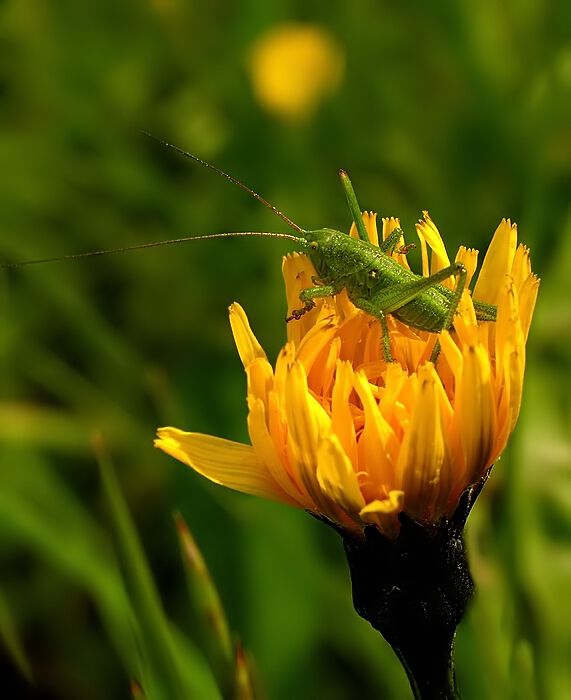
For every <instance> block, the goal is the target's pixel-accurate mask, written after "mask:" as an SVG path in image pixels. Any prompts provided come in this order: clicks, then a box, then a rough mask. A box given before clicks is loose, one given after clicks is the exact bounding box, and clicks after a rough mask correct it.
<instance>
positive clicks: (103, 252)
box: [0, 231, 303, 270]
mask: <svg viewBox="0 0 571 700" xmlns="http://www.w3.org/2000/svg"><path fill="white" fill-rule="evenodd" d="M238 236H263V237H264V238H286V239H288V240H290V241H295V242H296V243H298V244H299V243H300V238H299V237H298V236H292V235H290V234H289V233H270V232H269V231H238V232H233V233H210V234H208V235H205V236H185V237H184V238H171V239H170V240H166V241H154V242H153V243H140V244H139V245H130V246H126V247H123V248H110V249H109V250H93V251H90V252H88V253H72V254H71V255H61V256H59V257H56V258H40V259H38V260H24V261H23V262H15V263H3V264H2V265H0V270H14V269H16V268H18V267H28V266H29V265H43V264H44V263H53V262H59V261H60V260H78V259H80V258H93V257H95V256H98V255H113V254H114V253H128V252H130V251H132V250H142V249H144V248H158V247H159V246H165V245H177V244H178V243H188V242H189V241H203V240H205V239H207V238H237V237H238ZM301 242H302V243H303V239H301Z"/></svg>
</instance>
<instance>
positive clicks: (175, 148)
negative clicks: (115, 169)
mask: <svg viewBox="0 0 571 700" xmlns="http://www.w3.org/2000/svg"><path fill="white" fill-rule="evenodd" d="M140 132H141V134H144V135H145V136H148V137H149V138H150V139H153V141H156V142H157V143H160V144H161V145H162V146H165V148H172V150H173V151H176V152H177V153H180V155H182V156H186V157H187V158H191V159H192V160H194V161H196V162H197V163H200V165H203V166H204V167H205V168H209V169H210V170H213V171H214V172H215V173H218V175H222V177H225V178H226V179H227V180H230V182H233V183H234V184H235V185H238V187H239V188H240V189H242V190H244V192H247V193H248V194H250V195H251V196H252V197H254V198H255V199H257V200H258V202H261V203H262V204H263V205H264V206H265V207H268V209H271V210H272V211H273V212H274V214H277V216H279V217H280V219H282V220H283V221H285V222H286V224H287V225H288V226H291V227H292V228H293V229H294V230H295V231H297V232H298V233H303V232H304V231H303V229H302V228H301V227H300V226H298V225H297V224H296V223H295V222H294V221H292V220H291V219H290V218H289V216H286V215H285V214H284V213H283V211H280V210H279V209H278V208H277V207H274V205H273V204H270V203H269V202H268V200H267V199H264V198H263V197H262V196H261V195H259V194H258V193H257V192H254V190H253V189H251V188H250V187H248V186H247V185H245V184H244V183H243V182H240V180H238V178H236V177H234V176H233V175H229V174H228V173H225V172H224V170H220V168H217V167H216V166H215V165H212V164H211V163H208V162H207V161H206V160H202V158H199V157H198V156H195V155H193V154H192V153H189V152H188V151H184V150H183V149H182V148H179V147H178V146H175V145H174V144H172V143H168V142H167V141H163V140H162V139H159V138H158V137H157V136H153V134H151V133H149V132H148V131H145V130H144V129H140Z"/></svg>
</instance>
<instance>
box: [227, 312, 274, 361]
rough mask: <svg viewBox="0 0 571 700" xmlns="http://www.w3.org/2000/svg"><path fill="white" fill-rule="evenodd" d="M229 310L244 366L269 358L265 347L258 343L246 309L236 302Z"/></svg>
mask: <svg viewBox="0 0 571 700" xmlns="http://www.w3.org/2000/svg"><path fill="white" fill-rule="evenodd" d="M228 310H229V312H230V326H231V328H232V334H233V335H234V342H235V343H236V347H237V348H238V354H239V355H240V359H241V360H242V364H243V365H244V367H248V365H249V364H251V363H252V362H254V360H267V358H266V353H265V352H264V349H263V348H262V346H261V345H260V343H258V339H257V338H256V336H255V335H254V333H253V332H252V329H251V328H250V323H249V321H248V317H247V316H246V312H245V311H244V309H243V308H242V307H241V306H240V304H238V303H236V302H234V303H233V304H231V305H230V307H229V309H228Z"/></svg>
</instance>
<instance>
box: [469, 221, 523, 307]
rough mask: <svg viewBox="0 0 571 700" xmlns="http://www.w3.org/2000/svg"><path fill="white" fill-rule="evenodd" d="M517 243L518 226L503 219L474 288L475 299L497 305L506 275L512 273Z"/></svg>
mask: <svg viewBox="0 0 571 700" xmlns="http://www.w3.org/2000/svg"><path fill="white" fill-rule="evenodd" d="M516 242H517V226H516V225H515V224H512V222H511V221H510V220H509V219H502V221H501V223H500V225H499V226H498V228H497V229H496V232H495V233H494V237H493V238H492V242H491V243H490V246H489V248H488V250H487V252H486V256H485V258H484V262H483V263H482V269H481V271H480V274H479V275H478V281H477V283H476V286H475V287H474V299H476V300H477V301H485V302H487V303H488V304H495V303H496V302H497V299H498V295H499V293H500V289H501V285H502V280H503V279H504V275H506V274H508V273H509V272H510V271H511V267H512V263H513V259H514V255H515V247H516Z"/></svg>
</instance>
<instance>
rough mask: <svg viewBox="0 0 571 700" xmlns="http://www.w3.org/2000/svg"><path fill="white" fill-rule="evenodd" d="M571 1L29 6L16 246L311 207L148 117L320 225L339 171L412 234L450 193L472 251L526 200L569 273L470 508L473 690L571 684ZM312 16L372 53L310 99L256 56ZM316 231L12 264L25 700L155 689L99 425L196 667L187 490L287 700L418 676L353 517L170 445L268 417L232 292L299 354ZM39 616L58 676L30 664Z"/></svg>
mask: <svg viewBox="0 0 571 700" xmlns="http://www.w3.org/2000/svg"><path fill="white" fill-rule="evenodd" d="M569 20H570V16H569V9H568V3H567V2H564V0H558V1H553V2H550V3H545V2H541V1H540V0H510V1H508V2H504V3H497V2H492V1H491V0H483V1H482V2H478V3H475V2H474V3H470V2H457V1H455V0H443V1H441V2H433V3H422V2H415V1H413V0H405V1H404V2H400V3H398V4H397V3H390V2H372V1H371V0H369V1H367V0H363V1H357V2H343V1H340V0H338V1H336V0H333V1H332V2H325V1H318V0H305V2H294V1H293V0H279V1H278V2H270V3H262V2H259V1H258V0H240V1H238V2H228V1H223V0H211V2H208V3H202V2H183V1H182V0H148V1H147V2H144V1H143V0H139V1H138V2H136V1H135V0H130V1H129V0H122V1H120V2H116V1H111V0H87V1H84V2H81V3H79V2H73V1H72V0H58V2H48V1H47V0H44V1H42V0H4V2H2V3H0V56H1V60H0V129H1V131H0V232H1V235H0V255H1V257H2V259H4V260H9V261H15V260H22V259H27V258H36V257H45V256H53V255H59V254H66V253H73V252H81V251H85V250H92V249H100V248H108V247H113V246H123V245H132V244H136V243H145V242H148V241H153V240H156V239H160V238H170V237H175V236H184V235H190V234H195V233H196V234H198V233H207V232H220V231H236V230H285V229H284V225H283V224H282V222H281V221H279V220H278V219H274V217H272V215H271V213H270V212H268V211H267V210H265V209H263V208H262V207H261V206H260V205H259V204H258V203H256V202H255V201H253V200H251V199H249V198H248V197H247V196H246V195H245V194H244V193H243V192H241V191H240V190H239V189H238V188H233V187H232V186H230V185H229V184H228V183H227V182H225V181H223V180H222V179H218V178H217V177H216V176H214V175H213V174H212V173H209V172H207V171H204V170H202V169H200V168H199V167H197V166H195V165H194V164H192V163H191V162H189V161H185V160H184V159H182V158H180V157H178V156H176V155H175V154H173V153H171V152H168V151H166V150H164V149H161V148H160V147H159V146H157V145H156V144H155V143H153V142H151V141H150V140H149V139H147V138H145V137H144V136H142V135H140V134H139V132H138V129H141V128H143V129H148V130H150V131H151V132H153V133H155V134H157V135H158V136H161V137H164V138H166V139H168V140H169V141H172V142H174V143H176V144H178V145H180V146H181V147H183V148H185V149H188V150H191V151H193V152H195V153H197V154H198V155H200V156H202V157H205V158H207V159H209V160H212V161H214V162H215V163H216V164H217V165H219V166H220V167H223V168H225V169H226V170H228V171H230V172H231V173H233V174H234V175H236V176H237V177H239V178H240V179H242V180H244V181H245V182H246V183H248V184H250V185H251V186H252V187H254V188H255V189H257V190H258V191H260V192H261V193H262V194H263V195H264V196H265V197H267V198H268V199H269V200H270V201H272V202H274V203H275V204H276V205H277V206H279V207H280V208H282V209H284V210H285V211H286V212H287V213H288V214H289V215H290V216H291V217H292V218H293V219H294V220H295V221H297V222H298V223H299V224H301V225H302V226H304V227H306V228H315V227H319V226H333V227H335V228H340V229H345V228H347V227H348V225H349V216H348V213H347V211H346V208H345V204H344V198H343V194H342V190H341V188H340V186H339V184H338V181H337V177H336V171H337V169H338V168H339V167H344V168H346V169H347V170H348V171H349V172H350V173H351V175H352V178H353V182H354V184H355V186H356V189H357V192H358V194H359V197H360V201H361V204H362V206H363V207H366V208H370V209H376V210H378V211H379V212H380V213H382V214H383V215H395V216H400V217H401V219H402V222H403V225H404V228H405V231H406V233H407V236H408V239H409V240H414V230H413V224H414V222H415V221H416V220H417V219H418V217H419V215H420V212H421V210H422V209H424V208H427V209H429V210H430V213H431V215H432V217H433V219H434V220H435V222H436V223H437V225H438V226H439V228H440V231H441V232H442V233H443V235H444V237H445V239H446V242H447V244H448V246H449V250H455V249H456V248H457V246H458V245H460V244H461V243H466V244H467V245H470V246H474V247H478V248H479V249H480V250H481V251H482V250H485V246H486V245H487V242H488V241H489V239H490V237H491V234H492V232H493V230H494V229H495V227H496V225H497V223H498V222H499V220H500V218H501V217H502V216H509V217H511V218H512V219H513V220H515V221H517V222H518V224H519V237H520V240H523V241H524V242H525V243H526V244H527V245H529V246H530V248H531V249H532V264H533V268H534V270H535V271H536V272H537V273H538V274H539V275H540V276H541V277H542V286H541V290H540V297H539V302H538V307H537V311H536V316H535V318H534V323H533V326H532V331H531V336H530V341H529V345H528V349H529V353H528V366H527V376H526V391H525V395H524V404H523V408H522V414H521V418H520V421H519V424H518V427H517V430H516V433H515V434H514V435H513V437H512V439H511V442H510V445H509V448H508V450H507V452H506V453H505V455H504V456H503V458H502V459H501V462H500V463H499V464H498V465H497V466H496V468H495V469H494V473H493V477H492V479H491V481H490V482H489V483H488V485H487V487H486V489H485V492H484V494H483V495H482V496H481V497H480V499H479V502H478V504H477V507H476V508H475V511H474V512H473V514H472V516H471V517H470V522H469V528H468V540H469V546H470V554H471V560H472V568H473V573H474V577H475V579H476V581H477V584H478V596H477V598H476V600H475V602H474V604H473V606H472V607H471V609H470V612H469V614H468V615H467V618H466V620H465V621H464V622H463V623H462V625H461V627H460V629H459V634H458V641H457V665H458V678H459V684H460V688H461V690H462V696H463V698H464V699H465V700H472V699H476V698H492V699H495V698H525V699H531V698H552V699H554V700H559V699H562V698H566V697H571V674H570V669H569V652H570V649H571V636H570V629H571V599H570V598H569V590H570V584H571V552H570V549H569V536H570V531H571V516H570V512H571V481H570V480H571V477H570V471H569V465H570V462H571V443H570V439H569V425H570V413H571V411H570V399H569V392H570V389H571V387H570V382H569V376H570V369H571V368H570V364H571V363H570V359H571V356H570V351H569V347H570V343H571V306H570V303H569V302H570V300H569V294H568V291H569V281H568V279H569V274H570V273H571V219H570V217H569V210H568V194H569V163H570V155H571V154H570V145H571V139H570V134H569V130H568V125H569V123H570V120H571V109H570V105H571V101H570V99H569V98H570V87H571V45H570V44H569V42H568V34H566V32H567V30H568V28H569ZM292 21H295V22H306V23H309V24H312V25H317V26H318V27H320V28H321V29H323V30H324V31H326V32H328V33H329V35H330V36H331V37H333V41H334V45H335V46H336V49H335V52H336V60H337V61H338V63H339V64H341V63H342V64H343V65H344V72H343V75H342V77H340V76H339V75H338V76H337V77H338V83H337V87H336V88H335V89H332V90H331V94H330V95H328V96H327V97H325V98H324V99H323V100H320V101H319V100H318V101H317V102H319V104H315V105H314V108H313V109H310V108H309V107H308V108H307V110H305V111H304V112H303V113H300V114H297V115H292V114H289V115H288V114H281V113H278V112H277V111H272V110H269V109H267V108H266V106H265V105H264V104H263V101H262V100H261V99H260V98H259V97H257V96H256V94H255V93H254V90H253V87H252V82H251V75H250V67H251V56H252V50H253V47H254V45H255V44H256V42H258V41H259V40H260V37H261V36H263V35H264V33H265V32H267V31H268V30H270V29H272V28H274V27H276V26H278V25H280V24H282V23H284V22H292ZM566 40H567V43H566ZM338 69H339V66H338ZM302 111H303V110H302ZM290 249H291V247H290V246H288V244H287V243H285V242H282V241H271V240H262V239H248V240H227V241H219V240H218V241H211V242H201V243H196V244H189V245H188V246H186V247H183V248H162V249H155V250H151V251H141V252H138V253H132V254H128V255H119V256H112V257H109V258H101V259H90V260H86V261H82V262H75V263H58V264H54V265H46V266H39V267H32V268H29V269H22V270H18V271H13V272H10V273H9V274H2V276H1V279H0V312H1V313H0V339H1V342H0V356H1V364H0V371H1V379H2V381H1V383H0V387H1V389H0V435H1V445H0V470H1V486H0V622H2V621H3V624H4V628H5V630H6V629H9V630H11V632H9V633H8V634H7V636H8V637H9V638H10V639H11V640H12V647H13V649H12V654H9V653H8V651H6V650H5V649H4V650H3V651H0V694H2V696H3V697H9V698H27V697H34V698H35V697H38V698H62V699H65V700H67V699H76V698H82V699H84V698H85V699H87V700H91V699H95V698H123V697H128V696H129V686H128V682H129V679H130V677H131V675H132V674H131V673H130V670H129V669H130V666H129V661H128V659H130V658H132V656H133V654H134V653H135V651H134V650H133V641H132V639H131V637H130V634H129V626H130V621H129V616H130V612H129V605H128V602H127V597H126V596H127V595H129V592H128V589H126V588H125V586H124V583H123V579H122V578H121V576H120V574H119V573H118V572H119V568H118V566H117V563H116V556H115V554H114V549H113V536H112V527H111V524H110V517H109V510H108V508H107V506H106V504H105V499H104V497H103V495H102V489H101V485H100V479H99V476H98V470H97V466H96V461H95V458H94V456H93V450H92V448H91V444H90V439H91V436H92V435H93V433H94V431H99V432H100V433H101V434H102V435H103V438H104V440H105V442H106V444H107V446H108V450H109V452H110V454H111V458H112V460H113V462H114V465H115V469H116V472H117V474H118V477H119V480H120V482H121V485H122V487H123V490H124V493H125V497H126V500H127V503H128V505H129V508H130V510H131V512H132V514H133V517H134V520H135V522H136V525H137V528H138V530H139V533H140V536H141V540H142V543H143V546H144V548H145V551H146V553H147V556H148V559H149V563H150V567H151V569H152V571H153V573H154V576H155V579H156V581H157V584H158V587H159V590H160V594H161V597H162V600H163V602H164V606H165V609H166V612H167V614H168V615H169V617H170V618H171V619H172V620H173V621H174V622H175V624H176V625H177V626H178V627H179V628H180V629H181V630H184V634H186V635H188V636H189V637H190V638H191V639H194V640H195V642H196V646H195V647H192V646H191V647H189V648H191V649H192V654H193V655H194V657H196V659H195V660H197V659H198V660H199V662H200V659H201V658H202V653H203V652H202V648H201V645H200V642H199V640H198V639H197V638H196V635H195V631H194V628H193V624H192V616H191V614H190V612H189V604H188V598H187V595H186V588H185V581H184V574H183V569H182V566H181V563H180V556H179V551H178V545H177V539H176V534H175V530H174V527H173V522H172V517H171V514H172V512H173V510H175V509H178V510H180V511H181V512H182V514H183V515H184V517H185V518H186V520H187V522H188V524H189V527H190V528H191V530H192V532H193V533H194V535H195V537H196V539H197V541H198V543H199V545H200V547H201V549H202V552H203V554H204V556H205V558H206V560H207V562H208V565H209V567H210V569H211V572H212V575H213V577H214V579H215V581H216V582H217V584H218V587H219V590H220V593H221V596H222V599H223V602H224V605H225V607H226V611H227V614H228V618H229V621H230V624H231V627H232V629H233V630H234V631H235V632H236V633H237V634H239V635H240V637H241V639H242V640H243V643H244V645H245V647H246V648H247V649H248V650H249V651H250V652H251V653H252V655H253V657H254V659H255V664H256V668H257V675H258V676H259V679H260V681H259V682H260V685H261V686H262V687H263V688H264V689H265V695H266V697H268V698H270V699H272V700H273V699H277V700H285V699H286V698H291V697H296V698H299V699H300V700H301V699H302V698H328V699H331V700H341V699H345V698H353V697H371V698H373V697H375V698H386V699H391V698H395V699H396V698H406V697H409V692H410V691H409V690H408V685H407V682H406V678H405V676H404V673H403V671H402V669H401V668H400V666H399V663H398V661H397V660H396V658H395V657H394V656H393V654H392V652H391V650H390V649H389V648H388V646H387V645H386V644H385V643H384V642H383V641H382V640H381V639H380V638H379V637H378V636H377V634H376V633H375V632H374V631H372V629H370V628H369V627H368V625H367V624H366V623H365V622H363V621H362V620H361V619H360V618H358V617H357V616H356V614H355V613H354V612H353V610H352V608H351V600H350V584H349V578H348V574H347V571H346V564H345V561H344V557H343V552H342V547H341V543H340V541H339V540H338V538H337V536H336V535H335V534H334V533H333V532H331V531H329V530H328V529H327V528H325V527H324V526H323V525H321V524H320V523H318V522H316V521H314V520H312V519H311V518H310V517H309V516H307V515H306V514H304V513H303V512H301V511H295V510H292V509H289V508H287V507H285V506H284V507H282V506H279V505H274V504H270V503H266V502H262V501H260V500H256V499H254V498H249V497H247V496H243V495H241V494H235V493H232V492H229V491H226V490H224V489H222V488H220V487H216V486H214V485H212V484H210V483H208V482H206V481H205V480H203V479H201V478H200V477H197V476H196V475H194V474H192V473H191V472H190V471H189V470H187V469H185V468H184V467H183V466H182V465H181V464H179V463H178V462H175V461H174V460H172V459H169V458H168V457H166V456H165V455H164V454H162V453H159V452H158V451H155V450H153V448H152V439H153V434H154V431H155V428H156V427H157V426H159V425H167V424H172V425H176V426H179V427H181V428H186V429H189V430H197V431H203V432H208V433H211V434H216V435H220V436H224V437H227V438H231V439H235V440H241V441H246V440H247V433H246V420H245V419H246V404H245V379H244V376H243V372H242V368H241V365H240V362H239V359H238V357H237V353H236V352H235V348H234V344H233V341H232V337H231V333H230V329H229V325H228V322H227V306H228V305H229V304H230V303H231V302H232V301H234V300H237V301H239V302H240V303H241V304H242V305H243V306H244V307H245V308H246V309H247V311H248V314H249V317H250V320H251V323H252V326H253V328H254V330H255V332H256V333H257V335H258V338H259V339H260V341H261V342H262V344H263V345H264V347H265V348H266V350H267V352H268V355H269V356H270V358H271V359H272V360H273V359H274V358H275V356H276V353H277V351H278V349H279V348H280V346H281V345H282V343H283V341H284V337H285V327H284V323H283V318H284V313H285V302H284V293H283V288H282V282H281V273H280V260H281V256H282V255H283V254H284V253H285V252H287V251H288V250H290ZM126 591H127V593H126ZM5 634H6V633H5ZM18 637H19V638H20V641H21V644H22V646H23V648H24V650H25V654H26V656H27V659H28V662H29V664H30V665H31V674H32V675H33V678H34V679H35V684H36V685H35V687H34V686H31V685H28V683H27V682H26V681H25V680H23V677H22V676H21V674H20V672H19V671H18V670H17V664H16V663H15V662H14V656H15V657H16V658H18V651H17V650H16V651H14V649H15V648H16V647H17V646H18V644H17V638H18ZM20 651H21V649H20ZM189 653H190V652H189ZM126 659H127V660H126ZM26 663H27V662H26V661H25V660H23V659H22V658H20V666H23V667H26ZM189 663H190V659H189ZM193 663H194V662H193ZM197 697H200V693H199V694H198V695H197ZM204 697H207V695H206V690H205V694H204Z"/></svg>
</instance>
